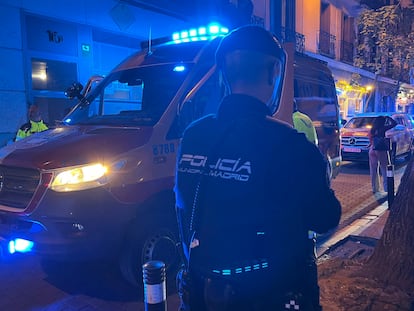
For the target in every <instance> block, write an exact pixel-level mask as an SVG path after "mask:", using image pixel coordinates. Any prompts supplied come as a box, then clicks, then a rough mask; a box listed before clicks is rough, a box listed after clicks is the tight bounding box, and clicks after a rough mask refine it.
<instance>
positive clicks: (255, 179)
mask: <svg viewBox="0 0 414 311" xmlns="http://www.w3.org/2000/svg"><path fill="white" fill-rule="evenodd" d="M269 113H270V112H269V110H268V108H267V106H266V105H265V104H264V103H262V102H260V101H258V100H257V99H255V98H253V97H250V96H246V95H234V94H233V95H230V96H227V97H225V98H224V100H223V102H222V103H221V105H220V108H219V111H218V113H217V115H216V116H214V115H211V116H207V117H205V118H202V119H200V120H197V121H195V122H193V123H192V124H191V125H190V126H189V127H188V128H187V129H186V131H185V133H184V136H183V139H182V142H181V146H180V151H179V154H178V159H177V179H176V186H175V192H176V201H177V217H178V222H179V230H180V234H181V239H182V244H183V249H184V253H185V257H186V260H187V264H188V260H189V261H190V263H189V264H190V267H192V268H193V269H194V270H199V271H203V272H202V273H204V274H205V273H209V272H211V273H212V274H217V275H220V276H224V277H230V276H235V277H237V276H239V275H243V274H245V273H249V272H253V273H255V272H254V271H256V270H257V271H258V270H260V271H266V275H268V276H269V278H273V279H274V278H275V277H276V278H279V279H280V280H282V279H286V278H289V277H290V275H292V273H296V274H298V273H299V274H300V272H299V270H300V267H303V266H304V265H305V261H306V257H307V256H308V254H307V253H308V251H307V249H308V247H307V246H306V245H307V243H308V238H307V237H308V230H313V231H316V232H317V233H323V232H326V231H328V230H329V229H332V228H334V227H335V226H337V225H338V223H339V219H340V215H341V206H340V203H339V201H338V200H337V199H336V197H335V195H334V193H333V191H332V190H331V189H330V188H329V186H328V182H327V178H326V162H325V161H324V159H323V156H322V154H321V153H320V151H319V149H318V148H317V147H316V146H314V145H313V144H311V143H309V142H308V141H307V139H306V137H305V135H303V134H300V133H298V132H297V131H296V130H294V129H293V128H292V127H290V126H289V125H287V124H284V123H282V122H279V121H276V120H274V119H273V118H271V117H270V116H269ZM193 237H194V238H195V239H193ZM191 242H192V244H193V245H192V247H191V256H189V250H190V244H191ZM189 257H191V259H189Z"/></svg>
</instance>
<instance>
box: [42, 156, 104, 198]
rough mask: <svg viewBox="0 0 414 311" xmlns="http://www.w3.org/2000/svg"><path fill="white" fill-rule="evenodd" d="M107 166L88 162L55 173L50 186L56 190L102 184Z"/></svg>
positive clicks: (80, 188) (72, 189) (83, 188)
mask: <svg viewBox="0 0 414 311" xmlns="http://www.w3.org/2000/svg"><path fill="white" fill-rule="evenodd" d="M106 173H107V168H106V167H105V166H104V165H102V164H100V163H97V164H88V165H82V166H77V167H72V168H67V169H65V170H59V171H58V172H56V173H55V175H54V178H53V180H52V183H51V186H50V188H51V189H52V190H54V191H58V192H67V191H78V190H85V189H90V188H95V187H99V186H102V185H103V184H105V183H106V178H105V177H106Z"/></svg>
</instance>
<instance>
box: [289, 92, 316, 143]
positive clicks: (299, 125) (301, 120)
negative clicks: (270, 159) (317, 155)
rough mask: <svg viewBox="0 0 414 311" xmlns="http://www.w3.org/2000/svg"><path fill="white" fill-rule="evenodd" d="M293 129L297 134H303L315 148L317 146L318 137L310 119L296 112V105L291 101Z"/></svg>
mask: <svg viewBox="0 0 414 311" xmlns="http://www.w3.org/2000/svg"><path fill="white" fill-rule="evenodd" d="M292 119H293V127H294V128H295V129H296V130H297V131H298V132H299V133H303V134H305V136H306V138H307V139H308V140H309V141H310V142H311V143H312V144H315V145H316V146H317V145H318V135H317V134H316V129H315V126H314V125H313V122H312V119H311V118H310V117H309V116H308V115H306V114H304V113H303V112H300V111H299V110H298V104H297V102H296V100H295V101H293V115H292Z"/></svg>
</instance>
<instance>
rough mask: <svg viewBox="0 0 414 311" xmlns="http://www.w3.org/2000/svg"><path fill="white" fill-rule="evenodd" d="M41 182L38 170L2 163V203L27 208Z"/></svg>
mask: <svg viewBox="0 0 414 311" xmlns="http://www.w3.org/2000/svg"><path fill="white" fill-rule="evenodd" d="M39 182H40V173H39V171H37V170H34V169H27V168H20V167H10V166H3V165H0V205H4V206H7V207H12V208H17V209H25V208H26V207H27V206H28V205H29V202H30V200H31V199H32V197H33V195H34V193H35V191H36V189H37V187H38V186H39Z"/></svg>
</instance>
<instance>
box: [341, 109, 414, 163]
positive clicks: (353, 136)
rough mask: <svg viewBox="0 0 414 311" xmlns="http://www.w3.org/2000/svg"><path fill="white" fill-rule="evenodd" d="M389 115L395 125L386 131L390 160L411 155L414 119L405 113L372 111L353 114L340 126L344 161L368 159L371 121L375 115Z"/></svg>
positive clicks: (413, 138)
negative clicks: (389, 144)
mask: <svg viewBox="0 0 414 311" xmlns="http://www.w3.org/2000/svg"><path fill="white" fill-rule="evenodd" d="M380 115H382V116H389V117H391V118H393V119H394V120H395V121H397V125H396V126H395V127H394V128H392V129H390V130H388V131H387V132H386V137H388V138H390V140H391V153H390V155H391V161H392V162H393V163H395V159H396V158H397V157H401V156H404V157H406V158H407V159H408V158H409V157H410V156H411V154H412V150H413V140H414V120H413V118H412V117H411V116H410V115H408V114H405V113H398V112H372V113H362V114H358V115H355V116H354V117H352V118H351V119H349V121H347V122H346V124H345V125H344V127H342V128H341V155H342V160H344V161H368V151H369V137H368V133H369V131H370V130H371V127H372V123H373V121H374V119H375V117H377V116H380Z"/></svg>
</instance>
